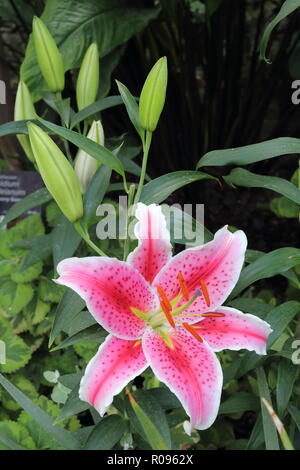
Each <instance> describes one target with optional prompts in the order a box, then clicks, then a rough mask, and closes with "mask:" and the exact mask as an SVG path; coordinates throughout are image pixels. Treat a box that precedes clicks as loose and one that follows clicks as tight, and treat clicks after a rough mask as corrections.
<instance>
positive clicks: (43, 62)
mask: <svg viewBox="0 0 300 470" xmlns="http://www.w3.org/2000/svg"><path fill="white" fill-rule="evenodd" d="M32 32H33V40H34V47H35V52H36V56H37V60H38V63H39V67H40V69H41V72H42V75H43V77H44V79H45V80H46V82H47V85H48V87H49V89H50V91H53V92H54V93H55V92H57V91H62V90H63V89H64V87H65V73H64V64H63V61H62V57H61V54H60V52H59V50H58V47H57V45H56V43H55V41H54V39H53V37H52V36H51V34H50V32H49V30H48V28H47V27H46V26H45V24H44V23H43V22H42V20H41V19H40V18H38V17H37V16H35V17H34V18H33V23H32Z"/></svg>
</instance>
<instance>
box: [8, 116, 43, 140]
mask: <svg viewBox="0 0 300 470" xmlns="http://www.w3.org/2000/svg"><path fill="white" fill-rule="evenodd" d="M28 121H31V119H30V120H28V119H26V120H25V119H24V120H23V121H10V122H6V123H5V124H1V126H0V137H5V136H6V135H15V134H28V129H27V123H28ZM32 122H35V123H37V121H35V120H32Z"/></svg>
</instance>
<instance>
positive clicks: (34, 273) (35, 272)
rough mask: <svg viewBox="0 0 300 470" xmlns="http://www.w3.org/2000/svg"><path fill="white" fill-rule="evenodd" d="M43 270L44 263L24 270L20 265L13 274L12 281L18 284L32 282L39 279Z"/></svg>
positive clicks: (38, 263)
mask: <svg viewBox="0 0 300 470" xmlns="http://www.w3.org/2000/svg"><path fill="white" fill-rule="evenodd" d="M42 270H43V263H41V262H40V261H38V262H37V263H35V264H32V265H31V266H28V267H27V268H26V269H23V268H22V264H18V265H17V268H16V270H15V271H14V272H12V273H11V276H10V277H11V280H12V281H14V282H16V283H24V282H30V281H33V280H34V279H37V278H38V277H39V275H40V274H41V272H42Z"/></svg>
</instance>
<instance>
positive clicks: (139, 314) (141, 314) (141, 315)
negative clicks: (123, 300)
mask: <svg viewBox="0 0 300 470" xmlns="http://www.w3.org/2000/svg"><path fill="white" fill-rule="evenodd" d="M130 310H131V311H132V313H134V315H136V316H137V317H138V318H141V319H142V320H147V318H148V317H147V315H146V313H144V312H142V311H141V310H139V309H137V308H135V307H130Z"/></svg>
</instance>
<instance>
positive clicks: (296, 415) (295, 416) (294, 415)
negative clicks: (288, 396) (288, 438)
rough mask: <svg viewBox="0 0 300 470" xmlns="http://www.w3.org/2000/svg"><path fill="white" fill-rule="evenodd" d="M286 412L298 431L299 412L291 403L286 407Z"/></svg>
mask: <svg viewBox="0 0 300 470" xmlns="http://www.w3.org/2000/svg"><path fill="white" fill-rule="evenodd" d="M288 412H289V413H290V415H291V417H292V418H293V420H294V422H295V424H296V426H297V428H298V431H300V410H299V409H298V408H296V407H295V406H294V405H292V404H291V403H290V404H289V406H288Z"/></svg>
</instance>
